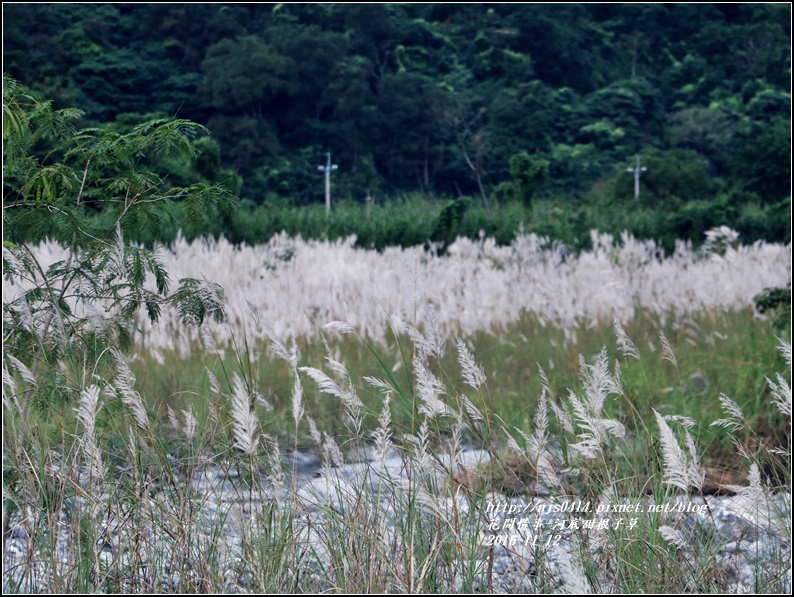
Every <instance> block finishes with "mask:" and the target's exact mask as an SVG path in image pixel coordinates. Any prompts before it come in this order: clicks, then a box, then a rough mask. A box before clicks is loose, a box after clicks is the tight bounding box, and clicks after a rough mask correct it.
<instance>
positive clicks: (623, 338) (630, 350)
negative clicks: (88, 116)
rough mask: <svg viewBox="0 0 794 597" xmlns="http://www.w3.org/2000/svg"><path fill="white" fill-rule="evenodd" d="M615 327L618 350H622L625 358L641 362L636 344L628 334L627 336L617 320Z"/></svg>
mask: <svg viewBox="0 0 794 597" xmlns="http://www.w3.org/2000/svg"><path fill="white" fill-rule="evenodd" d="M613 325H614V327H615V335H616V336H617V338H618V348H620V351H621V352H622V353H623V356H624V357H632V358H634V359H637V360H640V352H639V351H638V350H637V347H636V346H635V345H634V342H632V341H631V339H630V338H629V336H628V334H626V331H625V330H624V329H623V326H622V325H620V322H619V321H618V320H617V319H615V320H614V321H613Z"/></svg>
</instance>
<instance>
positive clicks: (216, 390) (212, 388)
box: [204, 367, 223, 398]
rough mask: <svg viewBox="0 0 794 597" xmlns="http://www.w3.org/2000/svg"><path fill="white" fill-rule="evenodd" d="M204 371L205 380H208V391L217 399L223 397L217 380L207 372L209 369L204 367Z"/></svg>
mask: <svg viewBox="0 0 794 597" xmlns="http://www.w3.org/2000/svg"><path fill="white" fill-rule="evenodd" d="M204 369H205V371H206V372H207V379H209V380H210V391H211V392H212V393H213V394H215V395H216V396H218V398H220V397H222V396H223V392H222V391H221V384H219V383H218V378H217V377H215V375H214V374H213V373H212V371H210V370H209V368H207V367H205V368H204Z"/></svg>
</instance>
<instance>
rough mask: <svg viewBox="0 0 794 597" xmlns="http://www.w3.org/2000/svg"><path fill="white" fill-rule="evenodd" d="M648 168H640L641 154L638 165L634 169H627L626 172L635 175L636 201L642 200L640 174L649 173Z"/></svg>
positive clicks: (638, 156) (638, 155)
mask: <svg viewBox="0 0 794 597" xmlns="http://www.w3.org/2000/svg"><path fill="white" fill-rule="evenodd" d="M647 171H648V168H646V167H645V166H643V167H642V168H640V154H637V165H636V166H635V167H634V168H626V172H631V173H632V174H634V199H636V200H637V201H639V200H640V174H642V173H643V172H647Z"/></svg>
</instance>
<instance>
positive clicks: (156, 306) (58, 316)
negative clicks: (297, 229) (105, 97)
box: [3, 76, 235, 436]
mask: <svg viewBox="0 0 794 597" xmlns="http://www.w3.org/2000/svg"><path fill="white" fill-rule="evenodd" d="M79 116H81V113H80V112H79V111H78V110H74V109H69V110H53V109H52V107H51V105H50V103H49V102H46V101H40V100H38V99H36V98H35V97H33V96H32V95H31V94H30V93H29V92H28V91H27V90H26V89H25V88H24V87H22V86H21V85H19V84H18V83H17V82H16V81H14V80H13V79H11V78H8V77H6V76H4V79H3V160H4V181H3V182H4V184H3V272H4V275H5V276H6V278H7V279H9V280H10V281H12V282H14V281H19V282H20V283H21V286H20V287H21V288H25V289H26V290H24V292H22V293H21V294H20V295H19V296H16V297H15V298H14V299H13V300H9V301H8V302H6V300H5V298H4V301H3V340H4V352H5V355H6V358H7V359H14V360H13V363H17V367H16V368H17V369H18V370H20V371H23V370H24V371H28V372H29V373H30V374H31V379H35V380H37V384H38V385H35V384H31V385H30V386H29V389H28V390H26V391H25V393H24V395H23V396H22V399H21V400H19V397H17V396H14V397H13V400H14V402H15V403H17V404H18V405H19V425H20V429H21V430H22V432H23V433H22V436H24V432H25V430H26V425H27V418H28V411H29V408H30V406H31V404H32V403H33V399H34V397H38V399H39V400H38V401H37V403H39V404H41V405H43V406H45V407H46V406H48V405H49V403H50V402H52V401H53V400H54V399H56V398H57V397H58V396H63V395H64V392H65V390H64V389H63V388H69V387H71V388H74V387H75V385H74V384H70V383H64V380H63V376H64V374H63V373H62V372H61V370H60V369H59V364H60V363H61V362H64V361H67V362H68V361H71V362H72V363H74V362H77V363H82V362H97V361H98V360H101V356H102V355H104V354H107V353H108V350H107V349H108V348H110V347H115V348H121V349H124V348H126V347H128V346H129V344H130V341H131V338H132V332H133V331H134V330H135V321H136V316H137V313H138V311H139V310H141V309H143V310H144V311H145V313H146V315H147V316H148V318H149V319H150V320H151V321H152V322H155V321H157V319H158V318H159V316H160V312H161V309H162V308H163V307H164V306H166V305H169V306H174V307H176V308H177V309H178V311H179V313H180V315H181V316H182V319H183V320H184V321H188V322H195V323H201V322H202V321H203V320H204V319H205V318H207V317H213V318H215V319H216V320H220V319H222V317H223V311H222V308H221V307H222V303H221V301H222V297H223V291H222V289H221V288H220V287H218V286H217V285H215V284H212V283H210V282H207V281H200V280H195V279H187V278H186V279H182V280H179V282H178V287H177V289H176V290H175V291H173V292H169V288H170V287H171V280H170V279H169V275H168V272H167V271H165V269H164V268H163V265H162V263H161V261H160V259H159V258H158V255H157V252H156V251H154V250H147V249H143V248H140V247H134V246H131V245H130V243H128V242H127V241H126V240H125V239H126V238H127V237H128V236H129V235H130V234H134V233H135V232H136V231H137V230H139V229H140V228H142V227H146V226H150V225H156V224H157V223H158V222H161V221H162V220H163V219H167V218H168V217H169V206H170V205H171V204H173V203H175V202H181V203H183V204H184V205H185V210H186V213H187V217H188V219H189V220H190V221H192V222H193V223H194V225H196V226H200V225H201V223H202V222H204V223H206V222H210V221H212V220H214V219H215V218H217V217H218V216H219V215H220V214H222V213H228V212H230V211H231V209H232V208H233V206H234V202H235V199H234V197H233V195H231V193H229V192H228V191H227V190H226V189H224V188H223V187H222V186H217V185H216V186H211V185H208V184H196V185H192V186H190V187H187V188H168V186H167V184H166V182H167V181H165V180H164V179H162V178H160V177H159V176H158V175H157V174H156V171H157V168H156V165H157V163H158V160H160V159H165V158H168V159H176V158H177V157H181V158H182V159H186V160H191V159H193V158H194V157H195V147H194V145H193V144H192V143H191V139H192V138H193V137H194V136H195V135H197V134H206V133H207V132H208V131H207V130H206V129H204V127H201V126H200V125H197V124H194V123H192V122H189V121H185V120H175V119H174V120H155V121H150V122H145V123H142V124H140V125H138V126H136V127H134V128H133V129H132V131H131V132H129V133H127V134H120V133H116V132H112V131H110V130H102V129H85V130H77V129H76V128H75V127H74V125H73V122H74V120H75V119H76V118H78V117H79ZM42 144H44V145H46V146H47V147H48V149H49V150H48V152H47V153H46V154H44V156H43V157H39V154H38V153H37V151H36V150H37V148H38V147H39V146H41V145H42ZM42 231H43V232H46V235H47V236H49V237H50V238H51V239H52V240H55V241H56V242H57V243H58V244H59V245H60V246H61V247H62V248H63V249H64V250H65V251H66V258H65V259H63V260H60V261H58V262H56V263H54V264H52V265H50V266H49V267H45V265H44V264H43V263H41V262H40V261H39V260H38V259H37V257H36V252H35V251H34V250H33V248H32V247H31V246H30V245H29V244H28V239H29V238H31V237H33V238H36V237H37V236H40V233H41V232H42ZM147 278H151V279H152V280H153V281H154V288H152V287H150V286H149V285H148V284H146V281H147ZM84 359H87V360H85V361H84ZM88 374H90V373H88ZM46 380H49V382H47V383H45V381H46ZM79 385H80V384H79V383H78V386H79ZM64 397H65V398H67V399H68V398H69V394H68V392H66V395H65V396H64Z"/></svg>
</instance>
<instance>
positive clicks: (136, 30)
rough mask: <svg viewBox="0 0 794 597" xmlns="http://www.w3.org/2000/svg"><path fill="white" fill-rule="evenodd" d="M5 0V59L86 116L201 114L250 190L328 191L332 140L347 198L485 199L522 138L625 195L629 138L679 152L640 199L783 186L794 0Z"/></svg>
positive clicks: (552, 180) (738, 199) (254, 193)
mask: <svg viewBox="0 0 794 597" xmlns="http://www.w3.org/2000/svg"><path fill="white" fill-rule="evenodd" d="M3 11H4V19H3V34H4V42H5V43H4V61H5V69H6V70H7V72H8V73H10V74H11V75H12V76H13V77H14V78H16V79H17V80H19V81H20V82H21V83H23V84H25V85H26V86H27V87H28V88H29V89H31V91H32V92H33V93H39V94H41V96H42V97H47V98H51V99H52V100H53V102H54V104H53V105H54V106H55V107H56V108H75V107H77V108H80V109H81V110H83V111H84V114H83V115H82V116H81V117H80V124H81V125H85V126H92V125H93V124H94V123H100V122H105V121H111V122H116V123H119V122H122V121H124V120H125V119H126V120H128V121H129V119H130V118H132V119H135V118H138V119H139V120H141V119H143V118H142V117H143V116H146V117H147V118H149V117H161V118H162V117H175V118H184V119H189V120H191V121H194V122H196V123H199V124H201V125H204V126H207V127H208V128H209V129H210V130H212V131H213V143H215V145H212V146H211V147H210V146H209V145H207V147H206V149H207V150H210V154H211V156H214V157H212V159H211V160H210V161H212V160H214V162H215V165H214V166H212V167H211V168H210V169H209V170H207V169H205V171H204V174H205V175H208V174H209V175H210V176H224V177H226V178H227V179H229V178H230V177H237V178H236V180H237V181H238V183H241V188H240V189H239V192H240V194H241V196H242V197H244V198H248V199H250V200H252V201H253V202H254V203H256V204H263V203H268V202H274V201H275V202H282V203H283V202H288V203H290V204H292V205H296V206H300V205H306V204H312V203H319V202H322V194H323V190H322V186H321V184H319V183H318V179H317V172H316V166H317V165H318V164H320V163H321V162H322V160H323V157H324V155H325V152H326V151H331V152H332V153H333V156H334V162H335V163H338V164H339V165H340V169H339V171H338V172H337V173H335V185H336V187H337V189H339V191H340V192H341V193H342V194H344V195H345V196H348V197H350V198H351V199H353V200H355V201H363V200H364V198H365V197H366V196H368V194H369V193H370V192H377V193H379V194H380V195H392V196H394V195H399V194H401V193H405V192H416V191H419V192H424V193H428V194H432V195H434V196H436V197H447V198H455V197H458V196H460V195H468V196H473V197H478V196H481V197H482V198H483V202H484V203H486V204H488V202H489V200H490V197H491V196H493V195H495V194H498V190H499V189H500V188H501V189H504V185H505V184H510V183H511V181H514V180H515V174H514V173H513V172H511V163H517V162H515V161H513V162H511V160H512V159H513V158H514V157H515V156H523V155H526V156H528V157H529V158H531V159H532V160H534V163H536V164H540V163H543V162H545V163H546V164H547V170H544V172H547V175H544V176H543V179H544V180H545V182H544V184H543V187H542V189H540V190H539V191H536V190H533V191H532V194H533V195H535V196H536V197H537V196H538V193H540V194H545V195H547V196H548V195H556V196H568V197H572V196H578V197H580V196H583V195H586V194H588V193H591V192H592V190H593V189H594V188H596V189H598V188H603V187H604V185H607V186H608V187H609V188H610V189H616V193H617V194H616V195H615V197H620V196H622V195H621V193H622V192H621V191H620V189H621V188H622V187H623V186H625V185H626V184H628V183H629V182H630V180H629V181H628V182H627V175H626V174H625V172H626V168H627V166H630V165H631V164H632V163H633V159H634V155H635V154H643V155H644V156H647V159H649V160H650V159H653V160H655V161H656V163H658V164H659V167H660V168H661V169H662V171H664V172H668V170H665V169H667V168H673V169H675V166H674V164H679V165H682V164H687V166H686V168H685V172H683V173H682V174H681V176H680V177H678V181H677V182H676V181H667V182H666V183H664V184H663V183H662V181H661V178H662V177H663V176H665V175H662V174H661V173H659V176H657V178H658V179H659V182H658V184H657V185H656V190H654V189H648V193H647V195H646V198H647V199H648V200H652V199H659V200H660V201H662V200H664V201H671V200H673V199H672V198H673V197H675V198H676V200H678V201H683V202H686V201H689V200H695V199H698V200H700V199H709V198H712V199H713V198H714V197H715V196H716V195H718V194H719V193H724V192H726V191H727V190H728V189H730V190H732V191H733V193H732V195H731V197H730V199H729V202H730V203H732V204H734V206H738V205H740V204H742V203H749V202H752V203H758V204H761V205H772V204H777V203H779V202H780V201H782V200H784V199H786V198H787V197H789V196H790V192H791V191H790V145H791V144H790V132H789V131H790V106H791V96H790V92H791V89H790V74H791V70H790V58H791V30H790V23H791V13H790V6H789V5H788V4H785V3H784V4H762V3H748V4H633V3H627V4H570V5H560V4H532V3H517V4H472V3H467V4H382V3H376V4H190V5H185V4H16V3H12V4H6V5H4V7H3ZM131 114H132V115H133V116H132V117H131V116H130V115H131ZM134 115H137V116H134ZM684 156H687V157H686V158H685V157H684ZM516 159H517V160H519V161H520V160H522V159H524V158H522V157H519V158H516ZM644 159H645V158H644ZM653 176H654V175H653V174H649V178H648V180H649V181H650V180H651V179H652V178H653ZM676 176H677V174H676ZM209 182H215V181H214V180H212V181H209ZM520 184H522V185H524V186H523V187H522V188H523V189H524V190H523V191H521V192H520V193H518V194H516V193H513V195H515V196H516V198H518V197H519V195H520V196H521V197H523V198H524V200H525V201H526V199H527V197H528V195H527V194H526V193H527V187H526V184H527V183H526V182H522V183H520ZM665 184H666V185H667V186H665ZM522 193H523V194H522Z"/></svg>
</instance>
